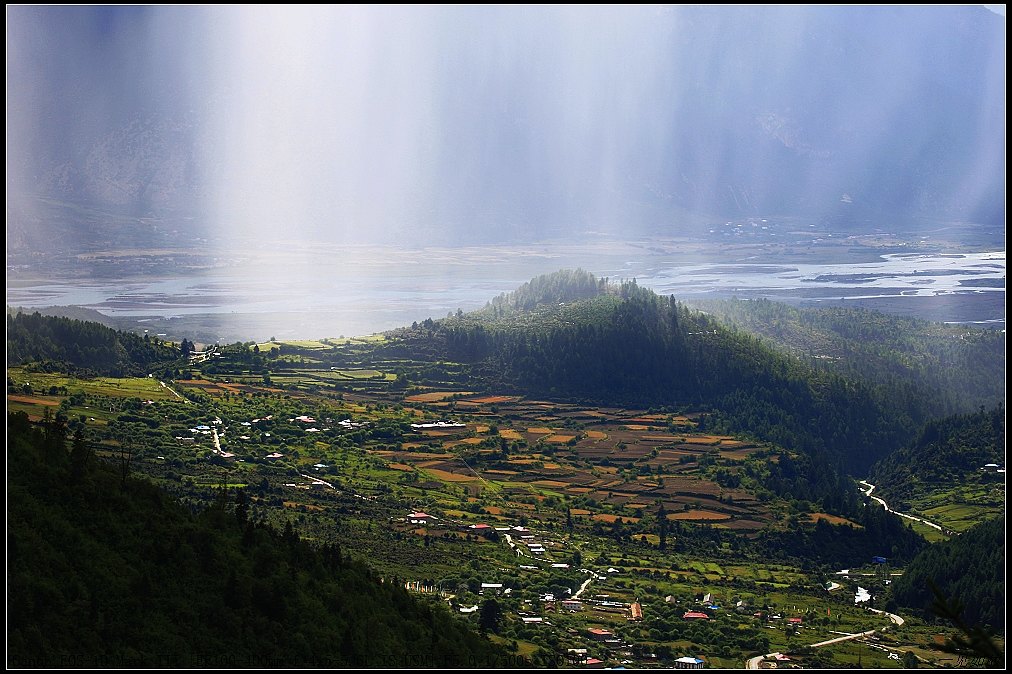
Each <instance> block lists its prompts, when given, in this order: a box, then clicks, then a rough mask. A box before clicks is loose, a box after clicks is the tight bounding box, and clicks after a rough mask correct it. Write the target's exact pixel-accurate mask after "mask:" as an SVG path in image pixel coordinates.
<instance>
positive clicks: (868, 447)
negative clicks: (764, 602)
mask: <svg viewBox="0 0 1012 674" xmlns="http://www.w3.org/2000/svg"><path fill="white" fill-rule="evenodd" d="M391 336H392V337H393V340H392V343H391V345H390V346H389V347H387V348H388V349H389V350H390V352H391V355H392V356H393V355H396V352H397V351H403V352H404V353H405V354H410V355H412V356H413V357H418V358H422V359H425V358H429V359H443V360H449V361H455V362H461V363H464V364H466V366H467V371H466V376H467V386H469V387H472V386H473V387H481V388H484V389H486V390H490V391H498V392H506V391H512V392H519V393H525V394H529V395H535V396H546V397H551V398H553V399H575V400H582V401H588V402H594V403H598V404H608V405H637V406H645V407H661V406H663V407H668V408H685V409H688V408H695V409H706V410H710V411H711V412H712V414H710V415H708V417H707V418H706V420H705V423H706V424H708V425H709V427H711V428H715V429H720V430H725V431H736V432H746V433H750V434H752V435H754V436H756V437H757V438H760V439H763V440H768V441H774V442H777V443H779V444H781V445H783V446H785V447H787V448H790V449H794V450H799V451H803V452H805V453H807V454H808V455H809V456H811V457H817V458H818V459H819V461H821V462H824V463H830V464H836V465H841V464H842V465H844V466H846V468H847V469H848V470H849V471H851V472H853V473H855V474H864V473H865V472H866V471H867V469H868V467H869V466H870V465H871V464H872V463H874V462H875V461H876V460H878V459H879V458H881V457H882V456H884V455H885V454H886V453H888V452H889V451H891V450H892V449H895V448H897V447H899V446H901V445H902V444H904V443H905V442H906V441H907V440H908V439H909V437H910V436H911V435H912V434H913V433H914V432H915V430H916V429H917V428H919V427H920V425H921V424H923V423H924V422H925V421H927V420H928V418H929V417H930V413H931V410H932V406H931V405H930V404H928V403H927V402H926V401H925V399H924V398H923V396H921V395H920V394H919V391H918V390H917V389H916V387H910V386H903V385H892V384H875V383H870V382H863V381H860V380H858V379H856V378H849V377H844V376H843V375H841V374H839V373H837V372H833V371H830V370H827V369H825V368H818V367H813V366H812V365H810V364H808V363H805V362H803V361H800V360H799V359H797V358H794V357H792V356H788V355H786V354H784V353H781V352H779V351H777V350H775V349H774V348H772V347H771V346H770V345H768V344H767V343H765V342H764V341H762V340H760V339H759V338H757V337H754V336H751V335H748V334H744V333H741V332H737V331H734V330H731V329H728V328H726V327H724V326H723V325H722V324H721V323H720V322H718V321H717V320H716V319H715V318H713V317H710V316H707V315H704V314H702V313H700V312H698V311H694V310H690V309H688V308H687V307H686V306H684V305H682V304H680V303H678V302H676V301H675V299H674V298H673V297H661V296H658V295H656V294H654V293H653V292H652V291H649V290H646V289H644V288H641V287H638V286H637V285H636V284H635V282H632V283H622V284H608V283H602V282H601V281H599V280H597V279H594V277H593V276H592V275H590V274H588V273H586V272H580V271H577V272H560V273H558V274H552V275H549V276H547V277H541V278H539V279H535V280H534V281H532V282H531V283H530V284H527V285H526V286H524V287H523V288H521V289H520V290H519V291H517V293H515V294H513V295H507V296H504V297H502V298H499V299H497V300H496V301H494V302H491V303H490V304H489V305H488V306H486V307H485V308H484V309H482V310H480V311H477V312H474V313H472V314H465V315H458V316H456V317H451V318H447V319H444V320H440V321H435V322H433V321H426V322H425V323H423V324H421V325H417V326H413V327H412V328H410V329H402V330H398V331H394V332H393V333H391Z"/></svg>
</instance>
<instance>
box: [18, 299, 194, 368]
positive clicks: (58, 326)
mask: <svg viewBox="0 0 1012 674" xmlns="http://www.w3.org/2000/svg"><path fill="white" fill-rule="evenodd" d="M178 357H179V352H178V351H176V350H175V349H173V348H172V347H170V346H169V345H167V344H165V343H162V342H160V341H159V340H158V339H157V338H155V339H150V338H149V337H147V336H144V337H141V336H140V335H136V334H134V333H131V332H122V331H118V330H113V329H112V328H107V327H105V326H104V325H100V324H98V323H93V322H91V321H78V320H75V319H70V318H61V317H56V316H43V315H41V314H39V313H38V312H36V313H32V314H26V313H16V314H8V315H7V362H8V363H9V364H11V365H19V364H23V363H51V364H55V365H56V366H57V367H59V368H61V369H71V370H75V369H76V370H84V371H89V372H92V373H95V374H100V375H109V376H113V377H122V376H129V375H141V374H146V373H147V372H148V371H149V370H150V369H151V368H153V367H154V366H155V365H157V364H159V363H163V362H166V361H170V360H173V359H174V358H178Z"/></svg>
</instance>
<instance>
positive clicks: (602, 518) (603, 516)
mask: <svg viewBox="0 0 1012 674" xmlns="http://www.w3.org/2000/svg"><path fill="white" fill-rule="evenodd" d="M590 519H592V520H596V521H598V522H606V523H608V524H611V523H613V522H614V521H615V520H622V521H623V522H628V523H635V522H639V521H640V518H638V517H627V516H623V515H610V514H608V513H598V514H597V515H594V516H593V517H591V518H590Z"/></svg>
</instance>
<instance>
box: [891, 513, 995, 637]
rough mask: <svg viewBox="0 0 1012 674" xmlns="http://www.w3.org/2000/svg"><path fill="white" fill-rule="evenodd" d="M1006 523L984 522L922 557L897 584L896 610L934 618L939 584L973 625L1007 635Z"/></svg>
mask: <svg viewBox="0 0 1012 674" xmlns="http://www.w3.org/2000/svg"><path fill="white" fill-rule="evenodd" d="M1004 578H1005V518H1004V517H1002V518H999V519H996V520H991V521H990V522H984V523H982V524H979V525H977V526H976V527H974V528H972V529H970V530H969V531H967V532H965V533H964V534H962V535H960V536H957V537H956V538H953V539H951V540H948V541H942V542H941V543H936V544H935V545H932V546H930V547H928V548H926V549H925V550H924V551H922V552H921V553H920V554H919V555H918V556H917V557H915V558H914V560H913V561H912V562H911V563H910V565H909V566H907V568H906V570H905V572H904V574H903V575H902V576H900V577H899V578H897V580H896V582H895V583H894V584H893V588H892V598H893V601H894V602H895V604H896V605H897V606H900V607H903V608H908V609H914V610H915V611H917V612H918V614H919V615H921V616H923V617H926V618H931V617H932V616H933V615H934V612H933V611H932V608H931V607H932V604H933V602H934V601H935V595H934V594H933V593H932V591H931V584H934V585H935V586H936V587H937V588H938V590H939V592H940V593H941V595H942V597H944V598H946V599H949V600H953V599H955V600H956V601H958V603H959V604H960V605H962V607H963V610H962V619H963V620H964V621H965V622H966V623H967V624H969V625H978V626H987V627H989V628H990V629H991V630H994V631H1004V629H1005V582H1004Z"/></svg>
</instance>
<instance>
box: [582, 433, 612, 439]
mask: <svg viewBox="0 0 1012 674" xmlns="http://www.w3.org/2000/svg"><path fill="white" fill-rule="evenodd" d="M587 437H588V438H590V439H591V440H604V439H605V438H607V437H608V434H607V433H604V432H602V431H587Z"/></svg>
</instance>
